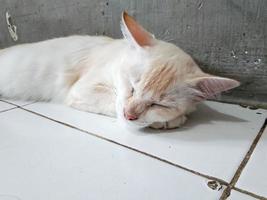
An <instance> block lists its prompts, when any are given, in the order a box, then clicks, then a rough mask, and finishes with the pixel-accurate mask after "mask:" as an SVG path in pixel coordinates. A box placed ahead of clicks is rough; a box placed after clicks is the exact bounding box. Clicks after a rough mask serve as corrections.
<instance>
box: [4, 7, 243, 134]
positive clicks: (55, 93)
mask: <svg viewBox="0 0 267 200" xmlns="http://www.w3.org/2000/svg"><path fill="white" fill-rule="evenodd" d="M121 29H122V33H123V35H124V39H111V38H108V37H103V36H70V37H65V38H57V39H52V40H47V41H43V42H38V43H33V44H23V45H18V46H14V47H10V48H7V49H3V50H1V51H0V70H1V73H0V94H1V95H2V96H4V97H7V98H12V99H22V100H38V101H53V102H59V103H64V104H67V105H69V106H71V107H74V108H76V109H79V110H83V111H88V112H93V113H99V114H104V115H108V116H112V117H115V116H117V117H118V118H120V119H123V120H124V121H126V122H127V123H130V124H136V125H138V126H150V127H152V128H157V129H159V128H166V129H170V128H176V127H179V126H181V125H182V124H183V123H184V122H185V121H186V114H188V113H189V112H190V111H192V110H193V109H194V107H195V105H196V104H197V103H199V102H201V101H203V100H205V99H207V98H210V97H213V96H214V95H216V94H219V93H221V92H223V91H226V90H229V89H232V88H234V87H237V86H239V82H237V81H235V80H233V79H229V78H223V77H218V76H212V75H210V74H206V73H204V72H203V71H201V69H200V68H199V67H198V66H197V64H196V63H195V62H194V61H193V59H192V58H191V57H190V56H189V55H188V54H186V53H185V52H184V51H182V50H181V49H180V48H178V47H176V46H175V45H173V44H170V43H167V42H163V41H160V40H157V39H155V38H154V36H153V35H152V34H150V33H149V32H148V31H146V30H145V29H144V28H143V27H142V26H141V25H139V24H138V23H137V22H136V21H135V20H134V19H133V18H132V17H131V16H129V15H128V14H127V13H126V12H123V14H122V20H121Z"/></svg>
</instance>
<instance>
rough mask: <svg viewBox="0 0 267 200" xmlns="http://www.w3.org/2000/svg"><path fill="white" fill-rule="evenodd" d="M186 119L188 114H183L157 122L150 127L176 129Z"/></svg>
mask: <svg viewBox="0 0 267 200" xmlns="http://www.w3.org/2000/svg"><path fill="white" fill-rule="evenodd" d="M186 119H187V118H186V116H184V115H183V116H181V117H177V118H176V119H174V120H171V121H168V122H155V123H153V124H151V125H150V126H149V127H150V128H153V129H174V128H178V127H180V126H182V125H183V124H184V123H185V122H186Z"/></svg>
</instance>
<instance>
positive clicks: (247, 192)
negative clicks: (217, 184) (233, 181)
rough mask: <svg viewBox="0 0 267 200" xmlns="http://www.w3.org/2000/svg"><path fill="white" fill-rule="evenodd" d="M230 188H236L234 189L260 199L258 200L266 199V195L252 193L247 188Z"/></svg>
mask: <svg viewBox="0 0 267 200" xmlns="http://www.w3.org/2000/svg"><path fill="white" fill-rule="evenodd" d="M232 190H236V191H238V192H240V193H243V194H246V195H248V196H252V197H254V198H257V199H260V200H267V198H266V197H263V196H260V195H257V194H254V193H252V192H249V191H247V190H243V189H240V188H238V187H235V186H234V187H233V188H232Z"/></svg>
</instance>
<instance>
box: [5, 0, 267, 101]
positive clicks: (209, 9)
mask: <svg viewBox="0 0 267 200" xmlns="http://www.w3.org/2000/svg"><path fill="white" fill-rule="evenodd" d="M124 9H126V10H127V11H128V12H129V13H130V14H132V15H133V16H134V17H136V19H137V20H138V21H139V22H140V23H141V24H143V25H144V26H145V27H146V28H147V29H148V30H149V31H151V32H153V33H154V34H155V35H156V37H158V38H160V39H164V40H167V41H170V42H173V43H175V44H177V45H178V46H180V47H181V48H183V49H184V50H185V51H186V52H188V53H190V54H191V55H192V56H193V57H194V58H195V59H196V60H197V62H199V64H200V65H201V67H202V68H203V69H204V71H207V72H210V73H213V74H217V75H222V76H227V77H232V78H235V79H237V80H239V81H241V82H242V86H241V87H239V88H237V89H235V90H233V91H231V92H229V93H226V94H224V95H223V96H222V97H221V98H220V100H222V101H230V102H235V103H247V104H261V105H265V106H267V66H266V60H267V48H266V37H267V36H266V33H267V11H266V10H267V1H266V0H113V1H111V0H105V1H104V0H0V48H4V47H7V46H10V45H14V44H18V43H24V42H34V41H39V40H44V39H47V38H53V37H58V36H65V35H70V34H92V35H95V34H99V35H102V34H104V35H108V36H112V37H116V38H118V37H120V36H121V33H120V30H119V20H120V13H121V11H122V10H124ZM6 11H9V13H10V14H11V16H12V20H13V23H14V24H16V26H17V32H18V37H19V40H18V41H17V42H14V41H13V40H12V39H11V37H10V35H9V33H8V29H7V25H6V21H5V12H6Z"/></svg>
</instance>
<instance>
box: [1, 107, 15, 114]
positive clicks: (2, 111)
mask: <svg viewBox="0 0 267 200" xmlns="http://www.w3.org/2000/svg"><path fill="white" fill-rule="evenodd" d="M17 108H19V107H18V106H16V107H13V108H9V109H5V110H1V111H0V113H4V112H7V111H10V110H14V109H17Z"/></svg>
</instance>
